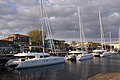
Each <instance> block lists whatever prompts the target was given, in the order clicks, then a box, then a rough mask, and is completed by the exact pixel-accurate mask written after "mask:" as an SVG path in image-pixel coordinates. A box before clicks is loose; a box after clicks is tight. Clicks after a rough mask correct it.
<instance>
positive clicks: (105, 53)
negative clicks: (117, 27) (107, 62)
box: [100, 52, 111, 57]
mask: <svg viewBox="0 0 120 80" xmlns="http://www.w3.org/2000/svg"><path fill="white" fill-rule="evenodd" d="M110 55H111V53H110V52H103V53H102V54H100V57H106V56H110Z"/></svg>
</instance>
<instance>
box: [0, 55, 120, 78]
mask: <svg viewBox="0 0 120 80" xmlns="http://www.w3.org/2000/svg"><path fill="white" fill-rule="evenodd" d="M101 72H120V55H119V54H117V55H112V56H108V57H103V58H100V57H95V58H93V59H89V60H84V61H77V62H75V61H66V62H65V63H61V64H56V65H51V66H43V67H35V68H28V69H21V70H13V69H7V70H1V71H0V80H87V79H88V78H89V77H91V76H94V75H96V74H98V73H101Z"/></svg>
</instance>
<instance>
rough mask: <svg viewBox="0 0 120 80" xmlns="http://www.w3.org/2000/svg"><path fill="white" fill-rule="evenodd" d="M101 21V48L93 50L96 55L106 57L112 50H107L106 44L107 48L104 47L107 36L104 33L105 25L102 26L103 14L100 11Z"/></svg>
mask: <svg viewBox="0 0 120 80" xmlns="http://www.w3.org/2000/svg"><path fill="white" fill-rule="evenodd" d="M99 21H100V34H101V45H102V47H101V49H99V50H93V55H94V56H95V57H96V56H100V57H105V56H109V55H111V54H110V51H107V50H106V46H105V48H104V47H103V46H104V45H105V38H104V34H103V27H102V19H101V14H100V12H99Z"/></svg>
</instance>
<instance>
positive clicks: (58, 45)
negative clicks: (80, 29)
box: [45, 39, 68, 51]
mask: <svg viewBox="0 0 120 80" xmlns="http://www.w3.org/2000/svg"><path fill="white" fill-rule="evenodd" d="M45 42H46V45H45V47H46V48H48V49H52V48H55V50H56V51H65V50H66V48H67V47H68V45H67V44H66V43H65V41H64V40H54V39H48V40H46V41H45ZM51 47H52V48H51Z"/></svg>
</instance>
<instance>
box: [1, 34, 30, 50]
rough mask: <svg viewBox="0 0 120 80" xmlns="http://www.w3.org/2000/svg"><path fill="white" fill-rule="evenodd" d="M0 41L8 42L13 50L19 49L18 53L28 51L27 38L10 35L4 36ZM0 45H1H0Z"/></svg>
mask: <svg viewBox="0 0 120 80" xmlns="http://www.w3.org/2000/svg"><path fill="white" fill-rule="evenodd" d="M0 40H4V41H10V42H12V43H13V47H14V49H15V48H16V49H17V48H19V49H20V51H24V50H28V49H29V40H30V38H29V36H27V35H23V34H12V35H9V36H6V37H4V38H2V39H0ZM0 45H1V44H0Z"/></svg>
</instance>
